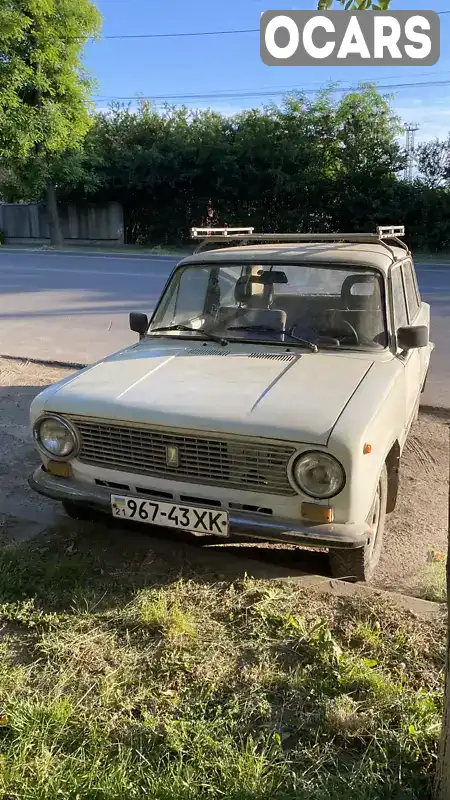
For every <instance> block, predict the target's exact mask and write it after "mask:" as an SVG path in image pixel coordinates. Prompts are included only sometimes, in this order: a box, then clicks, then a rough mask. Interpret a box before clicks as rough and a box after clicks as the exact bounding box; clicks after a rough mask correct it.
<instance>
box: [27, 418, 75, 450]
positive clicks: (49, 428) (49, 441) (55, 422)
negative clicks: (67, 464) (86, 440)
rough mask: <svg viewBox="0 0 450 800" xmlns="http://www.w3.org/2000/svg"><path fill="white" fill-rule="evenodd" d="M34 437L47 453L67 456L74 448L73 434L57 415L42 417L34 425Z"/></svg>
mask: <svg viewBox="0 0 450 800" xmlns="http://www.w3.org/2000/svg"><path fill="white" fill-rule="evenodd" d="M34 438H35V440H36V442H37V443H38V445H40V447H41V448H42V449H43V450H44V451H45V452H46V454H47V455H50V456H54V457H56V458H68V456H70V455H71V454H72V453H73V451H74V450H75V444H76V440H75V435H74V433H73V431H72V428H71V427H70V425H69V424H68V423H66V422H64V420H62V419H60V418H59V417H44V418H43V419H41V420H38V421H37V423H36V425H35V426H34Z"/></svg>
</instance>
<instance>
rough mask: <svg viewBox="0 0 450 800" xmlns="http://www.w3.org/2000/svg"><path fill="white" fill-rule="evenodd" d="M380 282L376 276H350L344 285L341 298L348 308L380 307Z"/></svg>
mask: <svg viewBox="0 0 450 800" xmlns="http://www.w3.org/2000/svg"><path fill="white" fill-rule="evenodd" d="M377 290H378V281H377V278H376V276H375V275H349V276H348V278H346V279H345V280H344V282H343V284H342V289H341V298H342V301H343V304H344V306H346V307H347V308H364V307H366V306H368V305H372V304H373V303H374V302H375V303H376V304H377V305H378V301H379V293H378V291H377Z"/></svg>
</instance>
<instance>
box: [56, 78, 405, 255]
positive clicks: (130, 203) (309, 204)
mask: <svg viewBox="0 0 450 800" xmlns="http://www.w3.org/2000/svg"><path fill="white" fill-rule="evenodd" d="M401 130H402V129H401V125H400V121H399V120H398V118H397V117H396V116H395V114H394V113H393V111H392V109H391V107H390V105H389V102H388V100H387V99H386V98H383V97H381V96H380V95H379V94H378V93H377V92H376V91H375V89H374V88H373V87H371V86H364V87H362V88H361V89H360V90H359V91H356V92H351V93H349V94H347V95H346V96H344V97H343V98H342V99H341V100H339V101H336V100H335V99H334V96H333V93H332V92H331V91H324V92H322V93H321V94H319V95H318V96H317V97H316V98H315V99H314V100H311V99H308V98H307V97H306V96H302V95H301V94H297V95H292V96H290V97H288V98H286V100H285V101H284V103H283V105H282V106H281V107H278V106H275V105H273V106H269V107H267V108H265V109H253V110H250V111H245V112H241V113H239V114H236V115H235V116H230V117H227V116H223V115H220V114H218V113H216V112H214V111H204V112H196V113H193V112H190V111H188V110H187V109H185V108H166V109H165V111H164V113H159V112H158V111H157V110H156V109H154V108H153V107H152V106H151V105H149V104H148V103H143V104H142V105H141V107H140V109H139V110H138V112H137V113H136V112H134V111H131V110H130V109H128V108H125V107H123V106H114V107H112V108H111V109H110V111H109V112H107V113H103V114H98V115H97V116H96V118H95V124H94V125H93V127H92V129H91V130H90V131H89V133H88V135H87V137H86V140H85V144H84V148H83V150H82V151H80V152H79V153H73V154H72V155H71V156H70V157H68V156H66V157H65V158H64V161H63V163H62V164H61V169H60V172H59V175H58V183H59V185H60V191H61V192H62V193H63V195H64V196H65V198H66V199H67V200H69V199H70V200H72V201H77V202H82V201H98V202H104V201H109V200H115V201H118V202H120V203H122V205H123V207H124V210H125V218H126V236H127V240H128V241H130V242H149V241H153V242H167V241H172V242H173V241H176V240H182V239H184V238H186V236H187V235H188V231H189V228H190V227H191V226H192V225H195V224H199V223H200V222H201V221H202V220H203V219H204V216H205V212H206V208H207V205H208V203H209V200H210V199H211V201H212V205H213V207H214V209H215V212H216V218H217V220H218V221H220V222H222V223H224V222H227V223H228V224H230V225H231V224H233V223H235V224H240V225H243V224H248V225H250V224H251V225H254V226H255V227H256V228H257V229H260V230H267V231H268V230H278V231H293V230H296V231H313V230H317V231H321V230H335V229H337V230H343V229H344V228H345V229H347V230H355V229H356V230H357V229H358V228H361V226H363V227H364V226H367V225H371V226H372V227H373V225H374V224H376V223H377V222H379V223H382V222H392V220H393V219H394V221H395V220H398V219H399V216H400V217H401V218H402V219H403V216H404V211H403V208H402V209H401V213H400V210H399V208H397V207H395V203H396V190H397V189H398V187H399V181H398V180H397V177H396V175H397V174H398V173H399V171H400V170H401V169H402V168H403V166H404V157H403V153H402V150H401V147H400V145H399V143H398V137H399V134H400V133H401ZM393 207H394V208H393ZM394 211H395V213H394Z"/></svg>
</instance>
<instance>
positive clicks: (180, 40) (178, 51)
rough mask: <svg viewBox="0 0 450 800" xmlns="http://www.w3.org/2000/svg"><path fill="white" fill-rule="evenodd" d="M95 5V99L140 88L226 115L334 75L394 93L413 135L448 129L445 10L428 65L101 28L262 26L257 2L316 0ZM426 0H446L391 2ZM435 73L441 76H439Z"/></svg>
mask: <svg viewBox="0 0 450 800" xmlns="http://www.w3.org/2000/svg"><path fill="white" fill-rule="evenodd" d="M96 5H97V7H98V8H99V10H100V12H101V13H102V16H103V26H102V33H101V36H102V38H101V40H100V41H98V42H91V43H89V44H88V45H87V47H86V50H85V59H84V61H85V64H86V66H87V68H88V69H89V70H90V71H91V73H92V74H93V76H94V77H95V78H96V79H97V87H96V89H95V90H94V91H95V96H94V100H95V102H96V104H97V106H98V108H106V107H107V106H108V104H109V102H110V101H111V100H120V99H123V101H124V102H125V103H127V102H128V99H130V102H131V103H132V104H133V102H134V103H135V101H133V99H132V98H135V97H137V96H145V97H148V98H151V99H154V102H155V103H156V104H162V103H163V102H164V101H165V100H167V101H168V102H171V103H175V104H185V105H187V106H189V107H191V108H214V109H216V110H218V111H221V112H222V113H225V114H232V113H234V112H236V111H239V110H241V109H245V108H254V107H257V106H262V105H264V104H267V103H268V102H271V101H275V102H279V101H280V100H281V99H282V94H283V92H285V91H286V92H287V91H289V90H293V89H299V90H302V89H303V90H307V91H308V92H311V91H316V90H318V89H320V88H321V87H323V86H325V85H327V84H329V83H331V82H333V83H336V82H339V84H340V85H342V86H343V87H346V86H354V85H355V84H357V83H358V82H359V81H362V80H368V81H373V82H376V83H377V84H378V85H379V86H380V92H381V93H382V94H392V95H393V100H392V104H393V106H394V108H395V110H396V111H397V113H398V114H399V116H400V117H401V119H402V120H403V121H404V122H407V123H408V122H411V123H416V124H417V125H419V130H418V131H417V133H416V141H425V140H429V139H433V138H435V137H439V138H444V137H446V136H447V134H448V132H449V131H450V52H449V50H450V48H447V47H446V46H445V43H446V41H447V42H450V13H448V14H443V15H442V16H441V17H440V20H441V58H440V60H439V61H438V63H437V64H435V65H434V66H430V67H423V66H417V67H411V66H396V67H392V66H391V67H387V66H385V67H382V66H380V67H365V68H361V67H349V66H342V67H338V68H330V67H325V66H323V65H322V66H313V67H288V66H280V67H269V66H266V65H265V64H263V62H262V60H261V57H260V52H259V33H237V34H234V35H225V34H221V35H212V36H211V35H208V36H182V37H170V36H165V37H162V38H149V39H145V38H136V39H120V38H118V39H116V38H105V37H115V36H123V35H133V34H140V35H142V34H179V33H184V34H186V33H203V32H213V31H236V30H242V29H248V28H250V29H259V22H260V15H261V13H262V12H263V11H268V10H272V9H273V10H278V9H279V10H291V9H292V8H299V9H305V10H313V9H315V2H314V0H307V1H306V2H303V3H300V4H298V5H295V6H290V4H289V3H285V2H283V0H270V2H264V0H209V2H207V1H206V0H189V1H188V2H187V1H186V0H97V2H96ZM338 7H340V6H339V4H338V3H337V2H335V8H338ZM425 8H427V9H432V10H434V11H437V12H443V11H450V0H435V2H432V3H427V4H424V3H423V2H421V1H420V0H408V1H407V2H404V1H403V0H392V2H391V9H392V10H401V9H407V10H417V11H421V10H424V9H425ZM439 81H448V84H447V85H446V84H443V85H442V84H441V85H437V84H438V82H439ZM424 83H425V84H426V85H420V84H424ZM396 84H409V86H407V87H405V86H402V87H396V86H395V85H396ZM381 87H383V88H381ZM384 87H392V88H391V89H388V88H384ZM189 95H190V96H191V97H189ZM202 95H203V97H202ZM204 95H207V97H204ZM192 96H193V97H192ZM339 96H341V95H339Z"/></svg>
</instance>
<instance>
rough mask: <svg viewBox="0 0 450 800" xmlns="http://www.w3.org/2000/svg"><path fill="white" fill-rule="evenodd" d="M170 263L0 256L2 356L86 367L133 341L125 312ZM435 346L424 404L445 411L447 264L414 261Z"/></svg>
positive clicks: (141, 304) (449, 385) (149, 301)
mask: <svg viewBox="0 0 450 800" xmlns="http://www.w3.org/2000/svg"><path fill="white" fill-rule="evenodd" d="M175 263H176V260H175V259H172V258H168V257H164V256H144V255H132V256H128V255H118V254H117V255H116V254H113V255H109V254H104V255H101V254H97V253H96V254H88V253H52V252H45V251H19V250H17V251H11V250H3V251H1V252H0V354H1V355H10V356H19V357H22V358H30V359H31V358H35V359H45V360H54V361H68V362H75V363H90V362H93V361H96V360H97V359H100V358H103V357H104V356H106V355H107V354H109V353H112V352H114V351H115V350H119V349H121V348H122V347H125V346H126V345H128V344H132V343H133V342H135V341H136V340H137V336H136V334H133V333H131V332H130V330H129V328H128V313H129V312H130V311H144V312H146V313H150V312H151V310H152V309H153V307H154V304H155V302H156V300H157V298H158V296H159V294H160V292H161V290H162V288H163V286H164V284H165V282H166V280H167V277H168V275H169V273H170V270H171V269H172V267H173V266H174V264H175ZM416 269H417V274H418V280H419V285H420V289H421V292H422V297H423V299H424V300H426V301H427V302H429V303H430V304H431V313H432V340H433V341H434V342H435V343H436V350H435V352H434V353H433V358H432V369H431V373H430V376H429V380H428V385H427V388H426V391H425V393H424V395H423V403H424V404H426V405H430V406H443V407H450V369H449V362H450V352H449V353H448V355H447V349H448V341H449V333H450V264H449V265H445V264H420V263H419V264H416Z"/></svg>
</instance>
